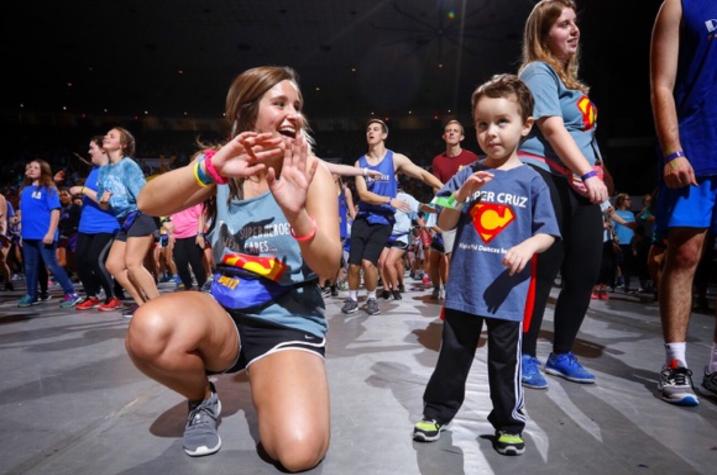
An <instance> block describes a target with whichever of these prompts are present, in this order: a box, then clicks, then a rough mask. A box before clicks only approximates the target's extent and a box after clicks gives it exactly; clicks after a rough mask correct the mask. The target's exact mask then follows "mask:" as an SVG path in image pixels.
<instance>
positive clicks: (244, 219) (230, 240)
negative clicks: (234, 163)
mask: <svg viewBox="0 0 717 475" xmlns="http://www.w3.org/2000/svg"><path fill="white" fill-rule="evenodd" d="M228 197H229V186H228V185H219V186H217V214H216V218H215V223H216V224H215V226H214V229H213V230H212V233H211V235H210V242H211V244H212V252H213V253H214V259H215V262H222V258H223V256H224V255H225V254H226V253H228V252H241V253H246V254H251V255H256V256H261V257H276V258H278V259H279V260H281V261H283V262H284V264H285V265H286V266H287V270H286V271H284V273H283V274H282V276H281V278H280V280H279V281H278V283H279V284H281V285H284V286H293V288H292V290H291V291H289V292H287V293H285V294H283V295H281V296H280V297H279V298H278V299H277V300H276V301H274V302H272V303H271V304H269V305H267V306H263V307H260V308H259V309H257V310H255V311H247V312H243V313H242V316H245V317H247V318H252V319H257V320H261V321H264V322H268V323H270V324H274V325H278V326H283V327H288V328H293V329H296V330H300V331H305V332H308V333H311V334H312V335H316V336H318V337H320V338H323V337H324V336H325V334H326V328H327V325H326V319H325V317H324V309H325V306H324V301H323V298H322V297H321V291H320V290H319V287H318V284H313V285H311V284H308V285H297V284H303V283H306V282H309V281H316V280H317V276H316V274H315V273H314V272H313V271H312V270H311V269H310V268H309V267H308V266H307V265H306V264H305V263H304V259H303V257H302V255H301V249H300V248H299V244H298V243H297V242H296V241H295V240H294V238H293V237H291V229H290V226H289V223H288V221H287V220H286V217H285V216H284V213H283V212H282V211H281V208H280V207H279V205H278V203H277V202H276V200H275V199H274V196H273V195H272V194H271V193H270V192H267V193H264V194H262V195H259V196H256V197H254V198H249V199H245V200H232V201H231V202H227V199H228Z"/></svg>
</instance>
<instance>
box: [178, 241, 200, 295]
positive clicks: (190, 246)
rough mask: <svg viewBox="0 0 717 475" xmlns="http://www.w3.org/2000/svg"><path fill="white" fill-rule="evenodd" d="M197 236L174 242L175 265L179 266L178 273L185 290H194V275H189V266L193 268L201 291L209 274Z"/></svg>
mask: <svg viewBox="0 0 717 475" xmlns="http://www.w3.org/2000/svg"><path fill="white" fill-rule="evenodd" d="M196 240H197V236H192V237H188V238H178V239H176V240H175V241H174V264H175V265H176V266H177V273H178V274H179V278H180V279H182V283H183V284H184V288H185V289H187V290H189V289H191V288H192V275H191V274H190V273H189V266H190V265H191V266H192V272H194V277H196V278H197V286H198V287H199V288H200V289H201V288H202V285H204V282H205V281H206V280H207V273H206V271H205V270H204V263H203V261H202V249H201V248H200V247H199V246H197V243H196Z"/></svg>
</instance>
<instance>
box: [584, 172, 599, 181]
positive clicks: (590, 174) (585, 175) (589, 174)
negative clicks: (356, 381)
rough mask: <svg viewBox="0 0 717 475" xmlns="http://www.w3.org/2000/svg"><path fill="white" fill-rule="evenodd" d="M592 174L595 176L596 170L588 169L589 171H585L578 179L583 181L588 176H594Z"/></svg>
mask: <svg viewBox="0 0 717 475" xmlns="http://www.w3.org/2000/svg"><path fill="white" fill-rule="evenodd" d="M594 176H597V172H596V171H595V170H590V171H589V172H587V173H586V174H584V175H583V176H581V177H580V179H581V180H582V181H585V180H587V179H588V178H592V177H594Z"/></svg>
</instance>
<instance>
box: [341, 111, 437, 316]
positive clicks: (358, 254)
mask: <svg viewBox="0 0 717 475" xmlns="http://www.w3.org/2000/svg"><path fill="white" fill-rule="evenodd" d="M387 137H388V126H387V125H386V123H385V122H384V121H382V120H379V119H370V120H369V121H368V124H367V125H366V142H367V143H368V152H366V155H364V156H362V157H361V158H359V159H358V160H357V161H356V166H357V167H359V168H364V169H367V170H376V171H378V172H380V173H381V176H380V177H377V178H374V177H366V178H364V177H363V176H357V177H356V191H358V198H359V205H358V214H357V215H356V219H355V220H354V222H353V224H352V225H351V252H350V254H349V278H348V281H349V296H348V298H347V299H346V301H345V302H344V306H343V307H342V308H341V311H342V312H343V313H346V314H349V313H354V312H356V311H357V310H358V295H357V294H358V288H359V284H360V283H361V269H362V268H363V271H364V283H365V286H366V291H367V292H368V300H367V302H366V312H367V313H368V314H369V315H375V314H377V313H379V312H380V309H379V307H378V302H377V301H376V285H377V284H378V269H377V268H376V263H377V262H378V257H379V255H380V254H381V250H382V249H383V248H384V246H385V245H386V242H387V241H388V237H389V236H390V235H391V230H392V229H393V223H394V213H395V212H396V210H397V209H400V210H402V211H406V212H408V211H410V208H409V206H408V204H407V203H405V202H403V201H401V200H398V199H396V189H397V186H396V174H397V173H399V172H400V173H403V174H405V175H408V176H410V177H413V178H416V179H418V180H421V181H422V182H423V183H425V184H426V185H428V186H430V187H432V188H433V189H434V191H437V190H439V189H440V188H441V187H442V186H443V184H442V183H441V181H440V180H439V179H438V178H436V177H435V176H433V175H431V174H430V173H429V172H427V171H426V170H424V169H422V168H421V167H419V166H417V165H416V164H414V163H413V162H412V161H411V160H410V159H409V158H408V157H407V156H405V155H403V154H400V153H394V152H393V151H391V150H388V149H387V148H386V143H385V142H386V138H387Z"/></svg>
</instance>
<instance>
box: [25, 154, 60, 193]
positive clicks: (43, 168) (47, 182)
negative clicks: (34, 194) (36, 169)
mask: <svg viewBox="0 0 717 475" xmlns="http://www.w3.org/2000/svg"><path fill="white" fill-rule="evenodd" d="M32 162H37V163H38V164H39V165H40V178H39V179H38V180H39V182H40V186H44V187H47V188H57V187H56V186H55V181H54V180H53V179H52V168H50V164H49V163H47V162H46V161H45V160H42V159H39V158H36V159H34V160H30V161H29V162H27V164H28V165H29V164H31V163H32ZM33 181H34V180H33V179H32V178H30V177H28V176H25V179H24V180H23V181H22V186H23V187H25V186H28V185H32V182H33Z"/></svg>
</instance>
